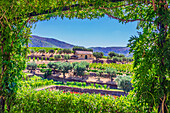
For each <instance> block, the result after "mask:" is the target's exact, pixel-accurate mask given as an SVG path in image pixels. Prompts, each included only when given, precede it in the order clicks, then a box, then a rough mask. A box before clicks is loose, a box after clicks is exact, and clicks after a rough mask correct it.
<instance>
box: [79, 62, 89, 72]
mask: <svg viewBox="0 0 170 113" xmlns="http://www.w3.org/2000/svg"><path fill="white" fill-rule="evenodd" d="M80 65H85V66H86V69H87V70H88V69H89V65H90V63H88V62H86V61H81V62H80Z"/></svg>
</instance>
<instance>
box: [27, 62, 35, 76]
mask: <svg viewBox="0 0 170 113" xmlns="http://www.w3.org/2000/svg"><path fill="white" fill-rule="evenodd" d="M27 69H28V70H31V73H32V70H34V71H35V70H36V69H37V64H36V63H35V62H28V63H27ZM33 74H35V72H34V73H33Z"/></svg>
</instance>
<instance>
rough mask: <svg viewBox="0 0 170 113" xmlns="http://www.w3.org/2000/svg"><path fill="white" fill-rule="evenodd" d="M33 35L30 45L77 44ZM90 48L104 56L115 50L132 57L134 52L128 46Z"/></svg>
mask: <svg viewBox="0 0 170 113" xmlns="http://www.w3.org/2000/svg"><path fill="white" fill-rule="evenodd" d="M31 36H32V38H30V41H31V43H32V44H31V43H28V46H29V47H57V48H69V49H72V48H73V47H74V46H77V45H73V44H69V43H66V42H64V41H60V40H57V39H54V38H46V37H40V36H36V35H31ZM81 47H82V46H81ZM89 48H91V49H93V51H94V52H103V53H104V56H108V53H109V52H111V51H114V52H116V53H118V54H124V55H125V56H126V57H132V54H129V48H128V47H89Z"/></svg>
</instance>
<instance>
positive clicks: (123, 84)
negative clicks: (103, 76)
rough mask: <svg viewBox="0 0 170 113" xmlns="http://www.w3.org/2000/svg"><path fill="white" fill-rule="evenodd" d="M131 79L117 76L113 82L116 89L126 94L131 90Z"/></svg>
mask: <svg viewBox="0 0 170 113" xmlns="http://www.w3.org/2000/svg"><path fill="white" fill-rule="evenodd" d="M131 80H132V79H131V78H130V77H129V76H117V77H116V79H115V81H116V82H117V85H118V88H119V89H122V90H123V91H124V92H126V93H128V92H129V91H130V90H132V83H131Z"/></svg>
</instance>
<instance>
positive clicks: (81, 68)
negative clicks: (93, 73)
mask: <svg viewBox="0 0 170 113" xmlns="http://www.w3.org/2000/svg"><path fill="white" fill-rule="evenodd" d="M85 70H86V66H85V65H82V64H77V65H76V66H75V67H74V72H76V74H77V75H78V76H82V79H83V75H84V72H85Z"/></svg>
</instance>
